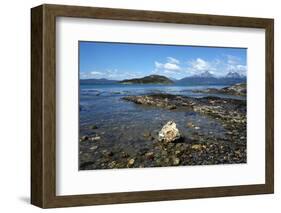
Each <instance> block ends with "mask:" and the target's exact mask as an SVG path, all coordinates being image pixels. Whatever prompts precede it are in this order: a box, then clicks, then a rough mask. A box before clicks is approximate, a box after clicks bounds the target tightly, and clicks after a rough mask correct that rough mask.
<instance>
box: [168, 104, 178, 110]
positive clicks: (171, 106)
mask: <svg viewBox="0 0 281 213" xmlns="http://www.w3.org/2000/svg"><path fill="white" fill-rule="evenodd" d="M176 108H177V106H176V105H170V106H167V109H169V110H173V109H176Z"/></svg>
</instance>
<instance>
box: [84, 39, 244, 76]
mask: <svg viewBox="0 0 281 213" xmlns="http://www.w3.org/2000/svg"><path fill="white" fill-rule="evenodd" d="M79 60H80V62H79V66H80V67H79V69H80V78H81V79H87V78H97V79H100V78H107V79H112V80H123V79H130V78H139V77H144V76H147V75H152V74H157V75H164V76H167V77H170V78H174V79H181V78H183V77H187V76H191V75H197V74H200V73H203V72H205V71H209V72H211V73H212V74H214V75H216V76H223V75H226V74H227V73H228V72H238V73H239V74H242V75H246V71H247V49H245V48H217V47H199V46H176V45H153V44H127V43H111V42H85V41H80V42H79Z"/></svg>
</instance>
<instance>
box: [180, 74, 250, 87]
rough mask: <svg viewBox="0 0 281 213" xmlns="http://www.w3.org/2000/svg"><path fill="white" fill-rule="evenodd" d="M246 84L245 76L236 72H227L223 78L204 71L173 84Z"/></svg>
mask: <svg viewBox="0 0 281 213" xmlns="http://www.w3.org/2000/svg"><path fill="white" fill-rule="evenodd" d="M244 82H246V76H243V75H240V74H239V73H237V72H229V73H227V74H226V75H225V76H222V77H217V76H215V75H213V74H212V73H210V72H209V71H205V72H203V73H201V74H199V75H193V76H189V77H185V78H182V79H180V80H178V81H176V82H175V83H178V84H188V85H195V84H196V85H215V84H236V83H244Z"/></svg>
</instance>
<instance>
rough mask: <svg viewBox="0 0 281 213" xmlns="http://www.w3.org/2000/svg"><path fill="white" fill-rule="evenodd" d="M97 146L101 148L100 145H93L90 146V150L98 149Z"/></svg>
mask: <svg viewBox="0 0 281 213" xmlns="http://www.w3.org/2000/svg"><path fill="white" fill-rule="evenodd" d="M97 148H99V147H98V146H92V147H90V150H96V149H97Z"/></svg>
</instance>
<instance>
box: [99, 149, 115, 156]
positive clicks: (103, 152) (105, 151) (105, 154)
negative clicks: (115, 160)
mask: <svg viewBox="0 0 281 213" xmlns="http://www.w3.org/2000/svg"><path fill="white" fill-rule="evenodd" d="M102 154H103V155H104V156H107V157H111V156H113V155H114V153H113V152H112V151H108V150H103V151H102Z"/></svg>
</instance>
